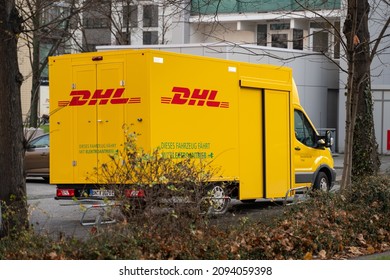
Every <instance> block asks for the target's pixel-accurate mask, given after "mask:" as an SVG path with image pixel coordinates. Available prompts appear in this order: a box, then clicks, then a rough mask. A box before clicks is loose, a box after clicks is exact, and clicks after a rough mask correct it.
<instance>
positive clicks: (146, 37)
mask: <svg viewBox="0 0 390 280" xmlns="http://www.w3.org/2000/svg"><path fill="white" fill-rule="evenodd" d="M142 41H143V44H144V45H157V44H158V32H157V31H144V32H143V40H142Z"/></svg>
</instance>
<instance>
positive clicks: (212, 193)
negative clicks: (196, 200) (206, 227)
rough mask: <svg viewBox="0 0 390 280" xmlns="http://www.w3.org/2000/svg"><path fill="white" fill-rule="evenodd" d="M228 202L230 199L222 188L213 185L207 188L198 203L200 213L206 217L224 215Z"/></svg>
mask: <svg viewBox="0 0 390 280" xmlns="http://www.w3.org/2000/svg"><path fill="white" fill-rule="evenodd" d="M230 201H231V199H230V197H228V196H227V195H226V193H225V188H224V187H223V186H221V185H213V186H211V187H209V188H207V191H206V194H205V196H204V197H203V198H202V200H201V202H200V208H201V213H202V214H208V215H221V214H225V213H226V211H227V210H228V208H229V204H230Z"/></svg>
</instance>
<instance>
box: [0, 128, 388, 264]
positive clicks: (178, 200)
mask: <svg viewBox="0 0 390 280" xmlns="http://www.w3.org/2000/svg"><path fill="white" fill-rule="evenodd" d="M127 135H128V137H130V138H129V139H127V140H128V141H127V143H128V145H127V147H126V149H125V152H124V153H123V154H121V155H120V154H116V155H112V160H113V162H111V164H109V163H107V164H106V165H105V166H103V168H102V169H101V170H98V174H100V175H101V176H102V175H103V174H104V175H105V176H106V175H108V176H107V178H111V179H112V180H111V181H112V182H123V184H117V183H116V184H113V183H110V182H109V180H108V179H107V180H108V181H107V187H108V188H115V190H116V191H117V193H118V194H124V193H125V191H126V189H128V188H129V187H131V190H134V188H136V187H137V188H138V189H136V190H138V191H140V190H143V191H145V194H146V196H145V200H144V201H143V203H142V204H134V202H136V201H138V202H139V200H133V199H129V198H128V197H127V196H125V195H124V196H122V197H121V198H122V200H120V202H121V203H120V208H121V210H122V213H124V215H123V219H122V220H121V221H120V222H118V223H116V224H111V225H101V226H99V227H91V233H90V236H89V238H86V239H83V240H81V239H77V238H75V237H74V238H69V237H65V235H60V236H59V238H56V239H53V238H50V237H48V236H45V235H43V234H36V233H34V229H33V228H30V229H29V230H24V231H22V232H20V231H19V232H15V231H9V232H10V234H9V235H8V236H6V237H4V238H2V239H1V240H0V259H269V260H274V259H341V258H351V257H355V256H359V255H363V254H365V255H366V254H371V253H374V252H380V251H385V250H389V249H390V231H389V229H390V177H389V176H388V175H383V176H376V177H367V178H365V179H364V180H362V181H360V182H355V183H354V185H353V186H352V187H351V189H350V190H348V191H346V192H344V193H343V194H342V195H341V194H340V193H323V192H313V193H310V197H309V199H307V200H304V201H302V202H301V203H299V204H295V205H290V206H285V207H284V208H283V209H284V211H283V214H281V215H280V216H278V217H277V218H274V219H275V220H274V221H272V222H270V221H264V220H262V219H260V218H259V219H254V218H253V217H252V219H248V218H241V219H238V218H237V219H236V220H235V221H234V220H229V222H230V223H228V224H227V223H226V222H225V223H220V222H219V221H220V220H221V218H222V217H215V216H210V215H206V211H204V209H202V207H199V206H200V205H202V204H199V203H197V201H198V200H199V199H200V201H206V202H207V203H205V205H206V207H210V206H213V203H217V205H218V203H219V202H220V201H221V199H223V196H222V197H221V198H218V197H215V196H213V197H212V198H210V199H206V200H202V196H206V197H207V196H209V194H207V193H205V192H202V191H201V189H202V185H203V184H204V183H205V182H207V181H208V180H209V179H210V178H211V177H212V176H214V175H215V174H214V172H215V170H214V169H212V168H210V167H209V166H208V164H206V163H199V162H194V161H192V160H191V159H183V160H179V161H177V160H175V161H173V160H171V159H168V158H164V157H161V156H160V155H159V153H158V151H155V152H153V153H152V154H147V153H145V152H144V151H142V150H141V149H138V148H137V147H136V146H135V140H134V137H135V136H134V135H132V134H127ZM113 167H114V168H113ZM120 170H121V171H120ZM119 171H120V172H119ZM129 174H130V175H131V176H128V175H129ZM115 176H124V177H122V178H120V180H119V178H118V177H116V178H115ZM113 178H115V180H113ZM197 199H198V200H197ZM279 207H282V206H279ZM264 211H266V210H264ZM7 213H8V214H10V213H12V212H11V211H7Z"/></svg>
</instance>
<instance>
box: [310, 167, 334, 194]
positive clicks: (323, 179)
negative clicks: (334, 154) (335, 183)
mask: <svg viewBox="0 0 390 280" xmlns="http://www.w3.org/2000/svg"><path fill="white" fill-rule="evenodd" d="M313 188H314V189H315V190H319V191H324V192H327V191H329V189H330V184H329V178H328V176H327V175H326V173H325V172H322V171H320V172H319V173H318V175H317V178H316V180H315V181H314V186H313Z"/></svg>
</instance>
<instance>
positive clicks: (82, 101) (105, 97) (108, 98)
mask: <svg viewBox="0 0 390 280" xmlns="http://www.w3.org/2000/svg"><path fill="white" fill-rule="evenodd" d="M124 91H125V89H124V88H117V89H113V88H110V89H106V90H102V89H97V90H95V92H94V93H93V95H92V94H91V92H90V91H89V90H72V91H71V92H70V96H72V99H71V100H70V101H58V106H59V107H65V106H83V105H107V104H108V103H110V104H113V105H116V104H133V103H141V97H132V98H124V97H122V95H123V93H124Z"/></svg>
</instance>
